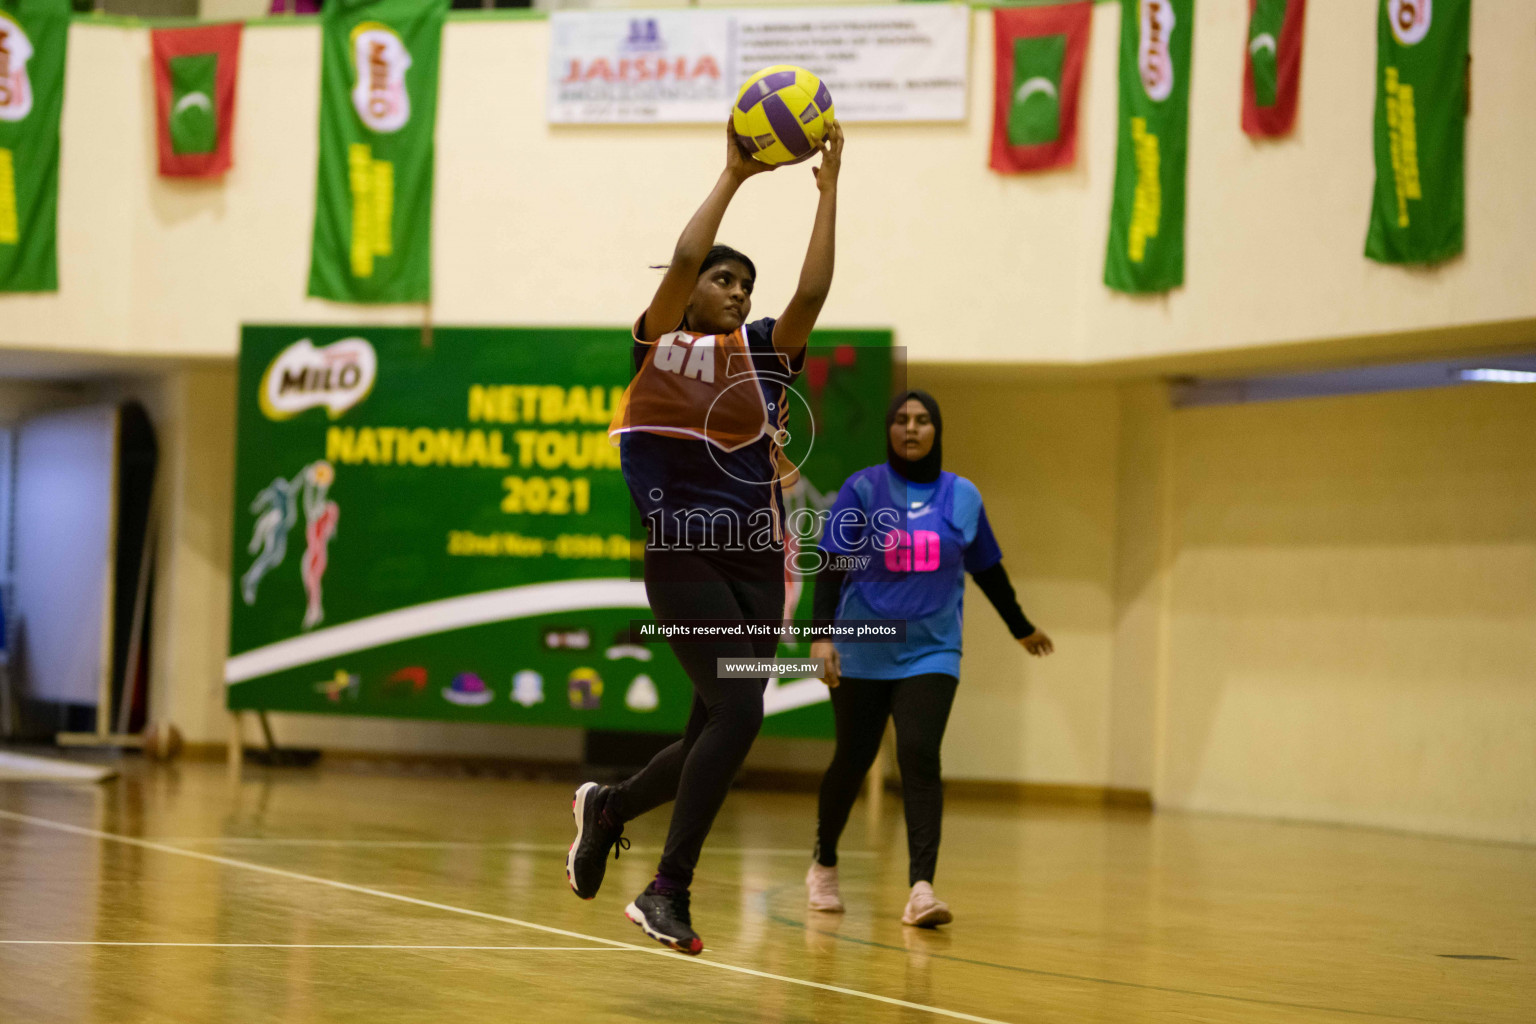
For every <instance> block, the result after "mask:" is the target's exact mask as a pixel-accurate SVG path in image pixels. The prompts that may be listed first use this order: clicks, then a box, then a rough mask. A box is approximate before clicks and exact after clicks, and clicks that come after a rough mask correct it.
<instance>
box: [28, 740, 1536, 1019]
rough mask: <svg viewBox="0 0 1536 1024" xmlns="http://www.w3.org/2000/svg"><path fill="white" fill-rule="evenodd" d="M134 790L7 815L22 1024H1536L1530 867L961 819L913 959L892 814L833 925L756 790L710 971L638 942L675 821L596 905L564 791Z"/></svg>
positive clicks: (288, 775) (713, 902) (728, 869)
mask: <svg viewBox="0 0 1536 1024" xmlns="http://www.w3.org/2000/svg"><path fill="white" fill-rule="evenodd" d="M136 764H137V762H132V761H130V762H129V767H128V770H127V771H126V773H125V775H124V777H123V778H121V779H119V780H117V781H115V782H112V783H109V784H106V785H102V786H95V787H79V786H64V785H56V784H41V783H0V1022H4V1024H55V1022H57V1024H66V1022H67V1024H80V1022H92V1024H98V1022H99V1024H137V1022H157V1024H158V1022H167V1024H169V1022H198V1024H202V1022H220V1024H224V1022H228V1024H241V1022H247V1021H251V1022H254V1021H281V1022H284V1024H304V1022H311V1021H315V1022H338V1024H341V1022H347V1024H351V1022H359V1024H388V1022H432V1024H449V1022H459V1021H475V1022H479V1021H486V1022H492V1021H494V1022H508V1024H524V1022H527V1024H536V1022H551V1024H588V1022H590V1024H607V1022H618V1021H678V1022H708V1024H724V1022H743V1024H746V1022H751V1024H789V1022H810V1021H815V1022H826V1024H861V1022H866V1021H882V1022H884V1021H891V1022H904V1024H905V1022H912V1024H943V1022H946V1021H954V1020H967V1021H1007V1022H1019V1024H1024V1022H1030V1024H1036V1022H1055V1021H1062V1022H1069V1021H1070V1022H1074V1024H1077V1022H1097V1021H1105V1022H1116V1024H1120V1022H1131V1021H1160V1022H1161V1021H1202V1022H1226V1021H1233V1022H1238V1021H1241V1022H1245V1024H1250V1022H1251V1024H1264V1022H1278V1021H1317V1022H1330V1021H1340V1022H1344V1021H1354V1022H1370V1021H1382V1022H1387V1021H1425V1022H1458V1024H1460V1022H1468V1024H1470V1022H1490V1024H1493V1022H1517V1021H1526V1022H1528V1021H1533V1020H1536V847H1520V846H1506V845H1495V844H1484V843H1471V842H1459V841H1452V840H1446V839H1435V838H1426V837H1419V836H1409V835H1401V834H1395V833H1388V832H1378V831H1370V830H1364V829H1346V828H1329V827H1321V826H1312V825H1295V824H1283V823H1276V822H1268V821H1255V820H1249V819H1241V818H1229V817H1217V816H1203V815H1189V814H1175V813H1156V814H1151V813H1145V812H1138V811H1129V810H1117V811H1105V810H1097V809H1083V808H1065V807H1051V806H1038V805H1034V806H1024V807H1018V806H1012V805H1007V804H1001V803H987V802H959V801H951V804H950V808H949V813H948V815H947V817H946V822H945V829H946V831H945V843H944V850H943V855H942V857H941V860H940V863H939V877H938V880H937V886H936V888H937V890H938V892H939V894H940V895H941V896H943V897H945V898H946V899H948V900H949V901H950V903H951V904H952V905H953V907H954V909H955V914H956V921H955V923H954V924H953V925H952V926H950V927H947V928H944V929H940V930H938V931H936V932H924V931H917V930H914V929H909V928H903V927H902V925H901V924H900V923H899V922H898V920H897V918H898V916H899V914H900V911H901V907H902V904H903V901H904V899H905V893H906V884H905V883H906V854H905V846H904V835H903V832H902V823H901V817H900V811H899V801H888V802H887V803H886V806H885V808H884V813H883V814H882V815H881V816H880V817H879V818H871V817H870V816H869V815H868V813H867V811H866V809H865V808H864V807H863V805H862V804H861V805H860V807H859V808H856V809H855V811H854V820H853V823H852V825H851V826H850V829H849V834H848V836H847V840H846V844H845V851H844V852H845V854H846V856H845V858H844V860H843V869H842V873H843V879H844V882H843V891H844V897H845V899H846V900H847V902H848V904H849V912H848V913H847V914H846V915H844V916H842V917H835V916H827V915H819V914H808V913H807V911H806V910H805V909H804V905H803V889H802V878H803V876H804V872H805V867H806V864H807V862H808V854H807V852H806V851H807V849H808V847H809V844H810V838H811V831H812V813H813V809H814V803H813V798H812V797H811V796H810V795H806V794H793V795H791V794H782V795H781V794H768V793H757V792H742V791H738V792H736V793H733V794H732V796H731V799H730V802H729V803H728V804H727V806H726V809H725V811H724V812H723V813H722V815H721V818H720V821H719V823H718V824H717V826H716V829H715V832H714V835H713V837H712V839H711V842H710V845H709V846H707V847H706V848H705V854H704V860H703V863H702V864H701V866H700V874H699V879H698V881H697V884H696V886H695V890H694V894H695V895H694V899H695V911H694V922H695V926H696V927H697V928H698V930H699V932H700V934H702V935H703V936H704V939H705V942H706V944H707V946H708V950H707V952H706V953H705V954H704V956H702V957H700V958H698V959H690V958H686V957H683V956H681V955H679V954H675V953H670V952H667V951H664V950H662V949H661V948H660V947H659V946H654V945H651V944H650V943H649V941H648V940H646V939H644V937H643V936H642V935H641V934H640V932H639V931H638V929H636V928H635V927H634V926H633V925H631V924H630V923H629V922H628V921H626V920H625V919H624V918H623V916H622V908H623V906H624V904H625V903H626V902H627V901H628V900H629V899H630V898H631V897H632V896H633V895H634V894H635V893H637V892H638V891H639V890H640V889H641V888H642V887H643V886H644V884H645V882H646V880H647V878H648V876H649V874H650V873H651V872H652V871H653V870H654V858H655V856H656V854H657V852H658V844H659V842H660V840H661V838H662V835H663V832H664V830H665V827H666V819H665V814H664V812H658V813H657V814H656V815H653V816H652V818H651V819H650V820H644V819H643V820H641V821H640V822H637V823H635V824H633V825H632V826H631V829H630V834H631V836H632V837H633V840H634V843H635V846H634V849H633V851H631V852H630V853H629V854H626V855H625V856H624V857H623V859H622V860H620V861H618V862H617V864H616V865H614V866H612V867H610V870H609V874H608V880H607V883H606V884H605V886H604V889H603V891H602V893H601V894H600V895H599V896H598V898H597V899H596V900H594V901H592V902H590V903H587V902H582V901H581V900H578V899H577V898H576V897H575V896H573V895H572V894H571V892H570V891H569V889H568V888H567V887H566V884H565V880H564V877H563V863H564V853H565V849H566V846H567V844H568V843H569V841H570V831H571V830H570V813H569V806H570V804H569V801H570V790H571V787H570V786H569V785H568V784H566V783H554V782H527V781H510V780H505V779H492V778H469V777H462V778H454V777H448V776H445V775H441V774H439V775H421V774H414V775H413V774H399V773H397V774H384V773H378V772H373V773H367V774H359V773H351V772H346V771H338V770H334V769H332V770H318V771H316V770H300V771H293V770H288V771H270V770H269V771H264V770H249V769H248V770H247V771H246V773H245V775H244V776H243V778H242V779H241V780H239V781H238V782H235V781H232V780H231V779H230V778H229V777H228V776H227V775H226V774H225V773H224V770H223V769H222V767H216V766H213V765H205V764H182V765H178V766H171V767H160V768H155V769H151V768H148V767H147V766H139V767H135V765H136ZM1473 958H1483V959H1473ZM1495 958H1499V959H1495Z"/></svg>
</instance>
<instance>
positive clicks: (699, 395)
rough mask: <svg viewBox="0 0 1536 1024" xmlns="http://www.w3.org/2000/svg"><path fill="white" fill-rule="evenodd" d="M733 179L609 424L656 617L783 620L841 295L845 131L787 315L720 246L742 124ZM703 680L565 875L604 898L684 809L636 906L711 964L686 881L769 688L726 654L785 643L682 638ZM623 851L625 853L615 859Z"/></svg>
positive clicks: (677, 256) (585, 811) (833, 134)
mask: <svg viewBox="0 0 1536 1024" xmlns="http://www.w3.org/2000/svg"><path fill="white" fill-rule="evenodd" d="M726 133H727V139H726V153H725V170H724V171H722V172H721V174H720V178H719V180H718V181H717V182H716V183H715V187H714V189H713V190H712V191H711V192H710V194H709V197H708V198H707V199H705V200H704V204H703V205H702V206H700V207H699V209H698V212H697V213H695V214H694V215H693V219H692V220H690V221H689V222H688V226H687V227H685V228H684V229H683V233H682V236H681V237H680V238H679V239H678V241H677V248H676V250H675V251H674V252H673V255H672V262H671V264H670V265H669V266H668V267H667V271H666V275H665V276H664V277H663V278H662V281H661V285H660V287H658V288H657V289H656V295H655V297H654V298H652V299H651V304H650V306H649V307H648V308H647V309H646V311H645V313H644V314H643V315H642V316H641V317H640V319H639V320H637V321H636V322H635V330H634V358H635V364H636V374H635V378H634V380H633V381H632V382H631V383H630V386H629V389H628V390H627V391H626V392H625V395H624V400H623V402H622V403H621V405H620V408H619V410H618V413H617V414H616V415H615V417H614V421H613V424H612V426H611V427H610V428H609V432H610V434H611V435H617V436H619V438H620V452H621V459H622V465H623V471H624V480H625V482H626V483H627V484H628V485H629V491H630V494H631V495H632V496H633V497H634V500H635V504H636V505H637V506H638V507H639V509H640V512H641V514H642V516H643V517H644V519H645V523H646V547H645V589H646V595H647V597H648V598H649V600H650V603H651V611H652V613H653V614H654V615H655V617H656V621H657V622H658V623H662V624H665V623H667V622H669V621H677V620H682V619H706V618H707V619H716V620H737V621H741V620H747V619H754V620H759V621H761V620H773V621H779V620H781V619H782V618H783V615H784V529H783V515H784V508H783V498H782V495H781V492H780V488H779V469H778V465H779V452H780V449H781V448H782V447H783V445H784V443H785V442H786V441H787V440H788V432H787V430H786V427H787V424H788V409H787V403H786V398H787V393H788V386H789V384H790V382H791V381H792V380H793V379H794V377H795V375H796V374H798V373H799V372H800V367H801V364H802V362H803V357H804V352H805V344H806V340H807V339H808V338H809V337H810V334H811V328H812V327H813V326H814V325H815V323H816V317H817V315H818V314H819V313H820V312H821V307H822V303H824V302H825V301H826V298H827V292H828V289H829V288H830V287H831V285H832V263H833V251H834V241H835V226H836V220H837V176H838V170H839V168H840V166H841V163H842V151H843V133H842V128H841V127H840V126H839V125H837V124H836V122H834V123H833V125H832V127H831V128H830V130H829V131H828V133H827V136H826V137H825V139H823V141H822V143H821V146H820V149H821V154H822V159H821V166H820V167H818V168H815V176H816V188H817V191H818V193H819V200H818V203H817V207H816V218H815V222H814V223H813V225H812V227H811V240H810V246H809V249H808V251H807V252H806V256H805V263H804V266H803V267H802V268H801V270H800V280H799V284H798V285H797V287H796V289H795V294H794V296H793V297H792V298H791V299H790V300H789V305H788V306H786V307H785V308H784V313H783V315H782V316H780V317H779V318H778V320H777V321H775V320H773V319H771V318H769V319H763V320H757V321H755V322H752V323H748V322H747V314H748V312H749V311H750V309H751V306H752V288H753V285H754V284H755V282H756V279H757V269H756V267H754V266H753V264H752V261H751V260H750V259H748V258H747V257H746V256H744V255H743V254H741V253H739V252H737V251H736V250H734V249H731V248H728V247H726V246H723V245H715V244H714V241H715V232H716V231H717V230H718V229H719V226H720V220H721V218H722V217H723V216H724V215H725V210H726V207H727V206H728V205H729V204H730V202H731V199H732V198H733V197H734V196H735V194H736V191H737V189H739V188H740V187H741V185H742V183H743V182H744V181H746V180H747V179H748V178H750V177H751V176H753V175H754V174H758V173H761V172H763V171H766V170H769V169H770V168H769V167H768V166H767V165H765V164H762V163H759V162H757V161H756V160H753V159H752V158H750V157H748V156H747V155H746V154H744V153H743V152H742V150H741V148H740V146H739V144H738V143H737V140H736V136H735V134H734V132H732V130H731V129H730V127H729V125H728V126H727V128H726ZM671 644H672V650H673V652H674V653H675V654H676V655H677V660H678V661H679V662H681V663H682V666H683V669H684V670H685V671H686V672H687V673H688V678H689V679H690V680H691V681H692V683H693V707H692V710H691V711H690V713H689V717H688V726H687V730H686V731H685V732H684V734H683V738H682V739H681V740H679V741H678V742H677V743H674V744H672V745H671V746H670V747H668V748H666V749H665V750H663V751H662V752H661V753H659V754H657V755H656V756H655V757H654V758H653V759H652V760H651V763H650V764H648V765H647V766H646V767H645V768H643V769H641V771H640V772H639V773H638V774H636V775H635V776H633V777H632V778H630V779H627V780H626V781H624V782H621V783H619V784H618V785H616V786H601V785H598V784H597V783H595V782H588V783H586V784H584V785H582V786H581V787H580V788H579V789H578V790H577V791H576V798H575V802H574V814H575V818H576V840H575V842H573V843H572V844H571V849H570V852H569V854H568V855H567V857H566V877H567V879H568V880H569V882H570V885H571V888H572V889H573V890H574V891H575V892H576V895H578V896H580V897H582V898H583V899H591V898H592V897H594V896H596V895H597V891H598V887H599V886H600V885H601V884H602V881H603V871H604V867H605V865H606V863H607V857H608V852H609V851H610V850H615V846H617V845H619V844H621V843H622V844H623V845H627V840H622V838H621V837H622V835H623V832H624V823H625V822H627V821H629V820H631V819H633V818H636V817H638V816H639V815H641V814H644V813H645V812H646V811H649V810H650V809H652V808H653V807H659V806H660V805H661V804H664V803H666V802H667V801H668V800H673V801H675V802H674V804H673V808H672V824H671V827H670V828H669V829H668V832H667V842H666V847H665V849H664V851H663V853H662V856H661V863H660V864H659V865H658V868H657V872H656V878H655V880H654V881H653V882H651V884H650V885H648V886H647V887H646V889H645V891H644V892H642V893H641V894H640V895H639V896H637V897H635V899H634V901H633V902H632V903H630V904H629V906H628V907H627V908H626V909H625V915H626V916H628V917H629V919H630V920H631V921H633V922H635V924H637V925H639V926H640V927H641V928H642V929H644V931H645V933H646V934H647V935H649V936H650V937H651V938H653V939H656V940H657V941H658V942H661V943H662V944H664V945H667V946H671V947H672V948H674V949H678V950H681V951H683V952H684V953H690V954H697V953H699V952H701V951H702V950H703V948H704V943H703V940H702V939H700V938H699V936H698V935H697V934H695V932H694V930H693V922H692V917H691V915H690V911H689V897H688V890H689V885H690V884H691V883H692V881H693V872H694V867H695V865H696V864H697V863H698V860H699V851H700V849H701V848H702V847H703V845H704V839H705V837H706V836H707V835H708V834H709V829H710V826H711V824H713V822H714V820H715V815H716V813H717V812H718V811H719V810H720V806H721V804H722V803H723V802H724V801H725V795H726V791H727V790H728V789H729V788H730V785H731V782H732V781H733V780H734V779H735V777H736V773H737V771H738V770H739V769H740V768H741V764H742V762H743V760H745V759H746V756H747V751H748V749H749V748H750V747H751V746H752V742H753V740H754V739H756V738H757V733H758V729H759V728H760V727H761V726H762V722H763V689H764V687H765V686H766V681H765V680H758V679H722V678H720V677H719V676H718V675H717V673H716V669H715V661H716V659H717V658H722V657H734V658H753V657H756V658H766V657H772V656H773V654H774V652H775V650H776V649H777V646H778V641H777V639H776V638H774V637H768V638H765V639H756V640H750V639H746V638H739V639H721V640H716V641H711V642H707V643H699V642H690V641H686V640H681V639H673V640H671ZM615 856H617V851H616V850H615Z"/></svg>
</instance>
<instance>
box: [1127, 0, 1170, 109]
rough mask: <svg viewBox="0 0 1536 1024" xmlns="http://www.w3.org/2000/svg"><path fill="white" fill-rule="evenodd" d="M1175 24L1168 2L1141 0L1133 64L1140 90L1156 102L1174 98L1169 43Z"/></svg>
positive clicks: (1163, 0)
mask: <svg viewBox="0 0 1536 1024" xmlns="http://www.w3.org/2000/svg"><path fill="white" fill-rule="evenodd" d="M1174 21H1175V19H1174V16H1173V4H1172V3H1170V2H1169V0H1141V41H1140V43H1139V44H1138V46H1137V53H1136V65H1137V68H1138V69H1139V70H1140V71H1141V87H1142V89H1144V90H1146V93H1147V96H1148V97H1150V98H1151V99H1152V100H1154V101H1156V102H1158V103H1161V102H1162V101H1163V100H1166V99H1167V98H1168V97H1169V96H1171V95H1173V53H1172V51H1171V50H1170V49H1169V44H1168V41H1169V40H1170V39H1172V38H1173V26H1174Z"/></svg>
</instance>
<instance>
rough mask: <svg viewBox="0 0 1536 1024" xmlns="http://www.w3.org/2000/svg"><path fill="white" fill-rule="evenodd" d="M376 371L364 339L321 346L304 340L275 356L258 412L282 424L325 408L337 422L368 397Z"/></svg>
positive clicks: (374, 355) (264, 380)
mask: <svg viewBox="0 0 1536 1024" xmlns="http://www.w3.org/2000/svg"><path fill="white" fill-rule="evenodd" d="M378 372H379V357H378V354H377V353H376V352H374V349H373V346H372V345H371V344H369V343H368V342H367V341H366V340H365V339H363V338H343V339H341V340H340V341H334V342H332V343H331V344H329V345H326V346H324V347H323V348H316V347H315V346H314V344H313V343H312V342H311V341H310V340H309V339H308V338H304V339H302V340H300V341H296V342H294V343H293V344H292V345H289V346H288V347H287V348H285V349H283V350H282V351H281V352H279V353H278V355H277V358H276V359H274V360H272V362H271V364H269V365H268V366H267V372H266V373H264V374H262V376H261V397H260V404H261V411H262V413H263V414H265V415H266V417H267V419H269V420H286V419H291V418H292V417H294V416H297V415H298V414H299V413H301V412H303V411H304V410H305V409H316V408H319V407H321V406H324V407H325V408H326V409H327V410H328V411H329V412H330V414H331V419H333V420H334V419H336V418H338V417H340V416H341V414H342V413H344V412H346V411H347V410H348V409H350V408H352V407H353V406H354V405H356V404H357V403H359V402H361V401H362V400H363V399H365V398H367V397H368V392H370V391H372V390H373V382H374V379H375V378H376V377H377V376H378Z"/></svg>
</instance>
